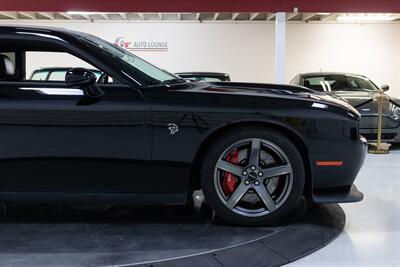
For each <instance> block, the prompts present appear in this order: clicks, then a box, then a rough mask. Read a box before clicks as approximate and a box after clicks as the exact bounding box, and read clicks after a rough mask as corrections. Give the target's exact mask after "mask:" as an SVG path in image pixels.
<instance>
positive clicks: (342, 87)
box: [290, 72, 400, 143]
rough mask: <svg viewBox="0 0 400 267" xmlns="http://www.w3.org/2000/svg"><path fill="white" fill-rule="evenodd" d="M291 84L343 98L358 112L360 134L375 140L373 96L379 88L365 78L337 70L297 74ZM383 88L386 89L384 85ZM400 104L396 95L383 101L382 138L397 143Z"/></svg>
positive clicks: (375, 119) (375, 117) (375, 114)
mask: <svg viewBox="0 0 400 267" xmlns="http://www.w3.org/2000/svg"><path fill="white" fill-rule="evenodd" d="M290 84H293V85H301V86H304V87H307V88H310V89H312V90H316V91H320V92H325V93H327V94H330V95H332V96H337V97H340V98H341V99H344V100H346V101H347V102H349V103H350V104H351V105H352V106H354V107H355V108H357V110H358V111H359V112H360V114H361V120H360V133H361V134H362V135H363V136H365V137H366V138H367V139H368V140H369V141H374V140H376V139H377V127H378V102H377V101H373V100H372V97H373V96H374V95H375V94H376V93H378V90H379V88H378V87H377V86H376V85H375V84H374V83H373V82H372V81H371V80H370V79H368V78H367V77H365V76H362V75H357V74H349V73H340V72H315V73H303V74H299V75H297V76H296V77H294V78H293V79H292V81H291V82H290ZM382 88H383V90H385V91H387V90H389V87H388V86H383V87H382ZM397 103H398V104H400V100H399V99H398V98H394V97H391V98H390V100H384V101H383V115H382V116H383V117H382V140H384V141H386V142H391V143H398V142H400V127H399V126H400V108H399V107H398V106H397V105H396V104H397Z"/></svg>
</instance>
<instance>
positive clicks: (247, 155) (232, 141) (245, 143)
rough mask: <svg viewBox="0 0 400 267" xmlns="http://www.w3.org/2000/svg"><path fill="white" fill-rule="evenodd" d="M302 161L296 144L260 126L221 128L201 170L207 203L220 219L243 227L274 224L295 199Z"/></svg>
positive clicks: (299, 187)
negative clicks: (230, 129) (224, 131)
mask: <svg viewBox="0 0 400 267" xmlns="http://www.w3.org/2000/svg"><path fill="white" fill-rule="evenodd" d="M304 175H305V174H304V163H303V160H302V157H301V155H300V153H299V152H298V150H297V148H296V146H295V145H294V144H293V143H292V142H291V141H290V140H289V139H288V138H287V137H286V136H285V135H283V134H281V133H280V132H278V131H275V130H272V129H267V128H263V127H247V128H245V129H240V130H235V131H230V132H226V133H224V134H222V135H220V136H219V137H218V140H216V141H215V142H214V143H213V144H212V145H211V147H210V149H209V151H208V154H207V155H206V157H205V159H204V162H203V165H202V170H201V185H202V189H203V192H204V195H205V200H206V202H207V203H208V204H209V205H210V206H211V208H212V209H213V210H214V211H215V212H216V213H217V215H219V216H220V217H221V218H222V219H224V220H226V221H228V222H230V223H233V224H236V225H246V226H251V225H254V226H261V225H267V224H272V223H276V222H278V221H280V220H282V219H284V218H285V217H287V216H288V215H289V214H290V212H291V211H293V210H294V208H295V207H296V205H297V204H298V202H299V200H300V198H301V196H302V192H303V188H304V179H305V178H304Z"/></svg>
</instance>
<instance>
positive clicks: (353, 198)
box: [313, 184, 364, 203]
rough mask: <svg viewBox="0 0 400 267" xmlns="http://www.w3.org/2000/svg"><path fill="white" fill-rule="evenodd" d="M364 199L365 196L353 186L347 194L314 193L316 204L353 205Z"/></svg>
mask: <svg viewBox="0 0 400 267" xmlns="http://www.w3.org/2000/svg"><path fill="white" fill-rule="evenodd" d="M363 199H364V194H363V193H361V192H360V191H358V189H357V187H356V186H355V185H354V184H353V185H352V186H351V187H350V189H349V190H348V191H347V192H346V191H345V192H340V191H339V192H329V193H314V195H313V202H314V203H351V202H359V201H361V200H363Z"/></svg>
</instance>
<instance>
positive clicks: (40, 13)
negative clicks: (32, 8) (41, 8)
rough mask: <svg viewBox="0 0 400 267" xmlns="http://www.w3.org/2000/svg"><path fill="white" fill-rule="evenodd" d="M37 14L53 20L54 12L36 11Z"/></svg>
mask: <svg viewBox="0 0 400 267" xmlns="http://www.w3.org/2000/svg"><path fill="white" fill-rule="evenodd" d="M37 15H38V16H42V17H44V18H46V19H50V20H54V13H51V12H38V13H37Z"/></svg>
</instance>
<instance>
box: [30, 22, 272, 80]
mask: <svg viewBox="0 0 400 267" xmlns="http://www.w3.org/2000/svg"><path fill="white" fill-rule="evenodd" d="M31 24H32V23H31ZM34 24H41V25H49V26H55V27H63V28H68V29H76V30H79V31H84V32H88V33H92V34H94V35H97V36H99V37H102V38H104V39H106V40H108V41H110V42H114V41H115V39H116V38H117V37H119V36H124V37H125V38H126V40H127V41H141V40H145V41H167V42H168V46H169V50H168V52H149V51H145V52H135V54H136V55H138V56H140V57H142V58H144V59H146V60H148V61H150V62H152V63H153V64H155V65H157V66H159V67H162V68H165V69H167V70H169V71H171V72H181V71H217V72H227V73H229V74H230V75H231V77H232V79H234V80H235V81H254V82H266V81H272V80H274V75H275V74H274V73H275V72H274V25H273V24H269V25H266V24H232V23H228V24H225V23H223V24H222V23H220V24H209V23H152V22H150V23H149V22H147V23H117V22H110V23H103V22H98V23H89V22H83V23H82V22H78V23H77V22H52V23H48V22H46V23H43V22H41V23H38V22H35V23H34ZM47 60H49V61H51V62H53V59H52V58H48V59H47ZM54 61H55V62H56V63H57V59H54ZM46 64H47V65H48V64H49V63H46Z"/></svg>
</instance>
